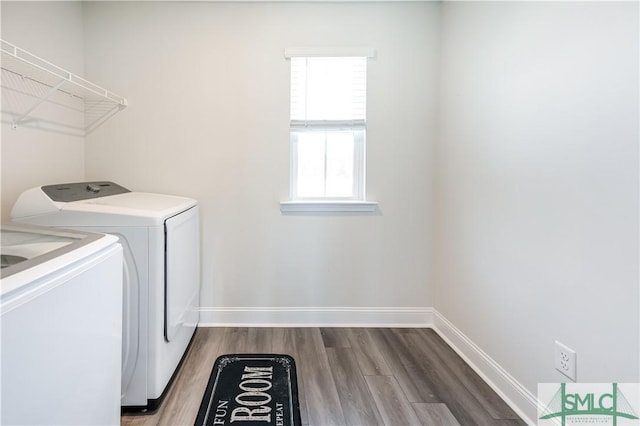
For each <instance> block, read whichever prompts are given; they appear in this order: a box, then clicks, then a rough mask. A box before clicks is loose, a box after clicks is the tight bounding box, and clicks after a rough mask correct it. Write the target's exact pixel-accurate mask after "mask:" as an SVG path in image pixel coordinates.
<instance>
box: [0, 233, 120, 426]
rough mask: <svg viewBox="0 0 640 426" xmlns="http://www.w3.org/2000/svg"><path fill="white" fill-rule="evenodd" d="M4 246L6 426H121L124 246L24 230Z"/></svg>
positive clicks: (0, 310) (1, 315)
mask: <svg viewBox="0 0 640 426" xmlns="http://www.w3.org/2000/svg"><path fill="white" fill-rule="evenodd" d="M0 239H1V242H2V246H1V248H0V253H1V254H2V269H1V273H0V277H1V278H2V280H1V281H0V289H1V293H0V324H1V325H2V332H1V333H0V335H1V336H2V339H1V340H2V344H1V346H2V356H1V357H0V364H1V365H0V371H2V374H0V377H1V383H0V388H1V389H2V392H1V393H0V424H3V425H36V424H37V425H113V424H119V422H120V371H121V357H120V354H121V342H122V341H121V334H120V330H121V329H122V247H121V246H120V244H118V239H117V238H115V237H113V236H111V235H103V234H92V233H87V232H82V231H77V230H74V231H69V230H61V229H54V228H43V227H35V226H33V225H24V224H19V225H16V224H3V225H2V227H1V228H0Z"/></svg>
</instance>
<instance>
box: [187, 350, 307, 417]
mask: <svg viewBox="0 0 640 426" xmlns="http://www.w3.org/2000/svg"><path fill="white" fill-rule="evenodd" d="M230 424H239V425H247V426H249V425H251V426H254V425H265V426H267V425H268V426H270V425H273V426H299V425H301V422H300V408H299V403H298V382H297V377H296V365H295V362H294V360H293V358H292V357H290V356H289V355H274V354H231V355H222V356H220V357H218V359H217V360H216V362H215V364H214V366H213V370H212V371H211V377H209V383H208V384H207V390H206V391H205V393H204V396H203V398H202V403H201V404H200V410H199V411H198V417H196V422H195V425H196V426H203V425H206V426H209V425H211V426H213V425H230Z"/></svg>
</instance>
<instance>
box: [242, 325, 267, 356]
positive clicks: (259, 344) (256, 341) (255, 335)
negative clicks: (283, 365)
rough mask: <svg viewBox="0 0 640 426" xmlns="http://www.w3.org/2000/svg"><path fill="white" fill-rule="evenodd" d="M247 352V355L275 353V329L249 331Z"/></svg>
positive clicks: (255, 328)
mask: <svg viewBox="0 0 640 426" xmlns="http://www.w3.org/2000/svg"><path fill="white" fill-rule="evenodd" d="M246 350H247V353H257V354H259V353H263V354H268V353H273V328H268V327H265V328H257V327H253V328H250V329H248V330H247V343H246Z"/></svg>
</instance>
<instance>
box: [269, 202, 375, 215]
mask: <svg viewBox="0 0 640 426" xmlns="http://www.w3.org/2000/svg"><path fill="white" fill-rule="evenodd" d="M377 208H378V203H377V202H375V201H282V202H280V211H281V212H282V213H373V212H375V211H376V209H377Z"/></svg>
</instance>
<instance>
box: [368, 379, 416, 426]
mask: <svg viewBox="0 0 640 426" xmlns="http://www.w3.org/2000/svg"><path fill="white" fill-rule="evenodd" d="M365 380H366V381H367V385H368V386H369V389H370V390H371V394H372V395H373V399H374V400H375V402H376V405H377V406H378V410H380V415H381V416H382V419H383V420H384V424H385V425H387V426H404V425H407V426H409V425H419V424H420V420H419V419H418V416H417V415H416V413H415V411H414V410H413V407H412V406H411V404H410V403H409V401H407V398H406V397H405V394H404V392H403V391H402V389H401V388H400V385H399V384H398V381H397V380H396V379H395V377H393V376H366V377H365Z"/></svg>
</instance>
